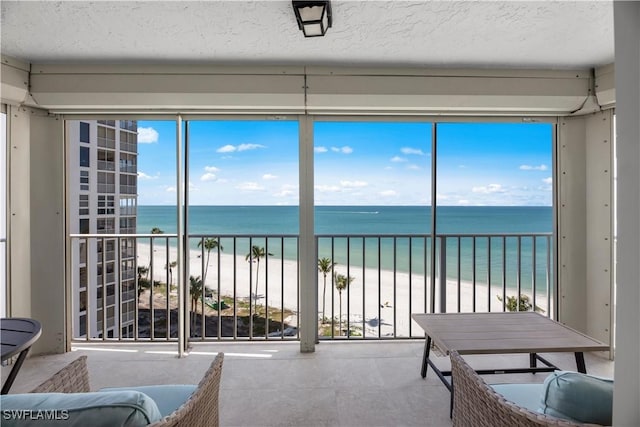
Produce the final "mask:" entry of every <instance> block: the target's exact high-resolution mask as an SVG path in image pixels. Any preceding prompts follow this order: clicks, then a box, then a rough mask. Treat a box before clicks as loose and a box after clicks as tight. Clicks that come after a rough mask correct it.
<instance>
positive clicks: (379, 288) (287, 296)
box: [137, 243, 547, 336]
mask: <svg viewBox="0 0 640 427" xmlns="http://www.w3.org/2000/svg"><path fill="white" fill-rule="evenodd" d="M166 250H167V248H166V246H165V245H160V244H158V243H156V244H155V245H154V251H153V278H154V280H158V281H161V282H164V283H166V282H167V281H169V280H172V283H174V284H175V283H176V282H177V276H178V272H177V269H175V268H174V269H173V272H172V277H170V275H169V273H168V271H167V270H166V269H165V265H166V264H167V259H168V260H169V263H171V262H173V261H175V260H176V259H177V256H176V249H175V248H171V247H170V248H169V254H168V258H167V252H166ZM137 255H138V265H147V266H149V265H150V256H149V255H150V254H149V245H148V244H144V243H139V244H138V246H137ZM206 258H207V255H206V252H205V255H204V259H205V261H206ZM188 267H189V275H190V276H203V275H204V270H205V266H204V262H203V261H202V259H201V251H200V250H190V253H189V265H188ZM250 267H251V268H250ZM257 267H258V265H257V263H253V264H250V263H249V262H248V261H246V260H245V257H244V256H241V255H237V256H234V255H231V254H226V253H224V252H221V253H220V262H219V263H218V256H217V251H212V252H211V256H210V258H209V266H208V269H207V273H206V282H205V286H206V287H208V288H210V289H211V290H213V291H214V292H215V293H216V294H217V293H219V294H220V295H221V296H229V297H232V298H236V299H245V300H248V299H249V297H250V296H254V298H255V294H256V274H257V282H258V283H257V286H258V288H257V300H258V304H259V305H263V304H265V302H266V303H267V304H268V305H269V306H271V307H283V308H286V309H289V310H292V311H293V312H296V310H297V306H298V304H297V301H298V268H297V263H296V262H295V261H290V260H282V259H279V258H275V257H268V258H263V259H261V260H260V263H259V271H258V272H257V273H256V270H257ZM335 270H336V271H337V272H338V273H340V274H344V275H347V274H348V275H349V276H350V277H352V278H353V281H352V282H351V284H350V285H349V286H348V288H347V289H346V290H344V291H343V292H342V321H343V323H345V322H346V321H347V319H348V320H349V323H350V327H351V330H352V331H354V332H355V333H360V334H361V333H364V334H365V336H378V334H380V335H381V336H394V335H395V336H410V335H412V336H421V335H422V330H421V329H420V327H419V326H418V325H417V324H416V323H415V322H413V320H411V313H417V312H425V311H427V310H428V307H429V306H430V301H429V296H428V295H427V296H426V297H425V292H424V290H425V289H429V287H430V283H429V277H428V276H427V277H425V276H424V275H422V274H411V275H410V274H408V273H403V272H396V273H395V274H394V272H393V271H388V270H380V271H378V269H371V268H364V269H363V268H362V267H355V266H351V267H349V268H348V269H347V266H345V265H338V266H336V267H335ZM347 270H348V271H347ZM266 283H268V288H266V287H265V284H266ZM323 283H324V279H323V276H322V274H321V273H318V299H319V301H320V302H319V312H318V317H319V318H321V317H322V293H323V286H324V285H323ZM363 291H364V292H363ZM446 292H447V295H446V299H447V311H448V312H457V311H458V294H459V295H460V303H459V307H460V310H459V311H461V312H471V311H473V308H474V307H473V284H472V283H469V282H461V283H460V286H459V287H458V282H457V281H455V280H454V281H452V280H448V281H447V291H446ZM363 294H364V296H363ZM427 294H428V292H427ZM501 294H502V290H501V289H498V288H493V289H491V293H489V290H488V289H487V285H486V283H478V284H477V286H476V292H475V301H476V304H475V310H476V311H488V310H487V304H488V302H490V304H491V311H502V304H501V302H500V301H499V300H498V299H497V295H501ZM513 294H515V292H513ZM523 294H526V292H523ZM509 295H510V293H509V292H507V296H509ZM339 303H340V296H339V293H338V291H337V290H336V289H335V287H333V286H332V284H331V276H330V275H327V285H326V297H325V307H326V308H325V317H327V318H331V317H334V318H335V319H337V318H338V316H339V311H340V310H339ZM537 305H538V306H540V307H542V308H543V309H545V311H546V309H547V307H546V299H545V300H544V301H538V302H537ZM394 309H395V310H394ZM436 311H440V310H439V292H438V291H436ZM288 321H289V322H290V323H292V324H294V325H297V319H295V316H291V318H290V319H288ZM344 328H346V326H344V325H343V329H344Z"/></svg>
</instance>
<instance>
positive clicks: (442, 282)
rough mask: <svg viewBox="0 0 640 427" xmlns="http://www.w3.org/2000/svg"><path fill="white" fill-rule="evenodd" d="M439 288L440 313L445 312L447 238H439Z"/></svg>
mask: <svg viewBox="0 0 640 427" xmlns="http://www.w3.org/2000/svg"><path fill="white" fill-rule="evenodd" d="M438 271H439V273H440V274H439V280H438V284H439V287H440V313H446V312H447V238H446V236H440V263H439V265H438Z"/></svg>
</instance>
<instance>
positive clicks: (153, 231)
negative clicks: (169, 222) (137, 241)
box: [148, 227, 164, 282]
mask: <svg viewBox="0 0 640 427" xmlns="http://www.w3.org/2000/svg"><path fill="white" fill-rule="evenodd" d="M151 234H164V231H162V230H161V229H160V228H159V227H153V228H152V229H151ZM149 240H151V243H153V237H152V238H151V239H149ZM151 246H152V245H151ZM152 260H153V254H152V253H151V247H149V268H148V270H151V262H152ZM151 282H153V277H152V278H151Z"/></svg>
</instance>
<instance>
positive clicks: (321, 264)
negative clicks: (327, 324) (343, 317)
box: [318, 258, 337, 323]
mask: <svg viewBox="0 0 640 427" xmlns="http://www.w3.org/2000/svg"><path fill="white" fill-rule="evenodd" d="M336 264H337V262H333V261H331V259H330V258H320V259H319V260H318V271H319V272H320V273H322V278H323V279H324V286H323V287H322V322H323V323H324V308H325V295H326V294H327V274H329V273H331V271H332V270H333V267H335V266H336Z"/></svg>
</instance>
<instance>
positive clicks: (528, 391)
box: [491, 384, 543, 412]
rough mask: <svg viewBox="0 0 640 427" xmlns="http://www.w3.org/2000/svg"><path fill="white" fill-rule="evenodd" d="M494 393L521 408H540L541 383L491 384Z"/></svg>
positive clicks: (535, 409)
mask: <svg viewBox="0 0 640 427" xmlns="http://www.w3.org/2000/svg"><path fill="white" fill-rule="evenodd" d="M491 388H493V389H494V390H495V391H496V393H498V394H501V395H502V396H503V397H504V398H505V399H506V400H508V401H510V402H513V403H515V404H516V405H518V406H520V407H521V408H527V409H529V410H530V411H533V412H537V411H538V409H539V408H540V396H541V395H542V390H543V388H542V384H491Z"/></svg>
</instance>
